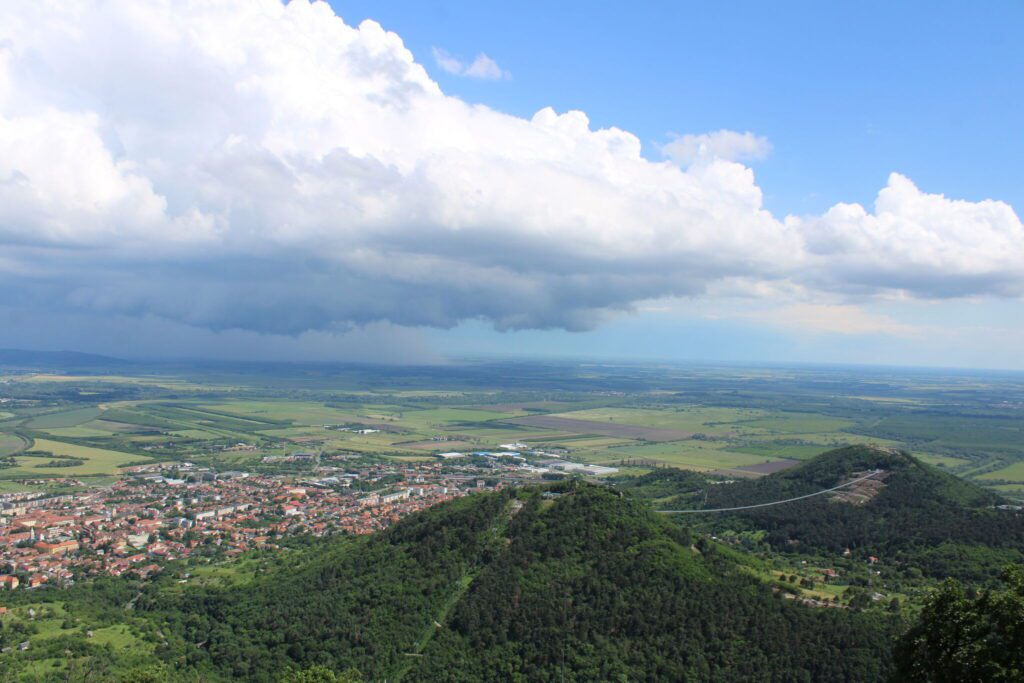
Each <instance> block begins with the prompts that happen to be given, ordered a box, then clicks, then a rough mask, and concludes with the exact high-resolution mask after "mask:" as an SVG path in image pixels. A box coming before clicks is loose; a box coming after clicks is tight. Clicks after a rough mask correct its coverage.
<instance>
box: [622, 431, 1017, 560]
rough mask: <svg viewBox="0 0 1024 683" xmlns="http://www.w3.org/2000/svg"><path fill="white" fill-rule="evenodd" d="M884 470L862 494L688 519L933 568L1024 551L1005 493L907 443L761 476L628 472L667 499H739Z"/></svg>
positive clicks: (635, 484) (706, 504)
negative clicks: (925, 457) (903, 448)
mask: <svg viewBox="0 0 1024 683" xmlns="http://www.w3.org/2000/svg"><path fill="white" fill-rule="evenodd" d="M873 470H880V471H881V477H879V478H880V479H881V480H882V481H883V482H884V485H882V486H881V487H879V489H878V491H877V495H874V497H872V498H870V499H869V500H866V502H863V501H860V502H859V503H852V502H848V501H847V502H844V501H843V499H842V497H841V496H838V495H833V494H828V495H820V496H815V497H812V498H807V499H805V500H798V501H795V502H792V503H786V504H784V505H775V506H768V507H762V508H755V509H751V510H742V511H736V512H727V513H720V514H703V515H690V516H689V517H687V520H686V521H687V522H693V523H695V524H697V525H698V526H699V527H700V528H705V529H709V530H711V531H722V530H725V529H739V530H761V531H764V532H766V536H765V541H766V542H767V543H768V544H770V545H771V546H772V547H774V548H776V549H778V550H780V551H787V552H817V553H826V554H832V555H837V554H839V553H843V552H845V551H846V550H849V551H850V552H851V554H852V555H853V556H854V557H860V558H868V557H870V556H875V557H878V558H882V559H884V560H885V561H886V562H887V563H889V564H896V565H901V566H905V567H908V568H909V567H914V568H916V569H918V570H920V571H921V572H922V573H924V574H925V575H926V576H932V577H935V578H944V577H946V576H956V577H960V578H964V579H969V580H990V579H994V578H996V577H997V576H998V575H999V573H1000V572H1001V571H1002V568H1003V567H1004V566H1005V565H1006V564H1008V563H1012V562H1019V561H1021V560H1022V559H1024V521H1022V519H1021V515H1020V513H1018V512H1014V511H1008V510H1000V509H997V508H996V505H998V504H1000V503H1002V502H1004V501H1002V500H1000V499H999V498H998V496H996V495H995V494H992V493H990V492H987V491H985V490H983V489H981V488H979V487H977V486H975V485H974V484H971V483H970V482H966V481H963V480H961V479H959V478H957V477H955V476H953V475H951V474H948V473H946V472H942V471H941V470H938V469H936V468H934V467H932V466H930V465H926V464H925V463H922V462H921V461H919V460H917V459H916V458H914V457H912V456H910V455H908V454H907V453H904V452H899V451H894V450H890V449H880V448H875V447H870V446H851V447H847V448H841V449H837V450H833V451H829V452H827V453H824V454H822V455H819V456H817V457H815V458H813V459H811V460H809V461H807V462H804V463H801V464H800V465H798V466H796V467H794V468H792V469H790V470H786V471H784V472H780V473H777V474H773V475H770V476H766V477H763V478H761V479H757V480H747V481H737V482H734V483H726V484H718V485H710V484H709V482H708V481H707V480H703V479H701V478H700V477H695V476H694V475H680V474H677V473H664V472H654V473H652V474H650V475H646V476H645V477H640V478H636V479H633V480H628V481H625V482H623V485H624V487H625V488H627V489H631V490H633V491H635V492H637V493H638V494H639V495H642V496H644V497H647V498H649V499H651V500H655V501H657V505H658V507H659V508H665V507H668V508H673V509H689V508H707V509H718V508H731V507H740V506H745V505H756V504H761V503H767V502H773V501H780V500H787V499H790V498H795V497H798V496H803V495H807V494H811V493H815V492H818V491H822V490H824V489H827V488H831V487H833V486H837V485H839V484H841V483H843V482H845V481H849V480H851V479H853V478H854V477H855V475H858V474H863V473H866V472H871V471H873Z"/></svg>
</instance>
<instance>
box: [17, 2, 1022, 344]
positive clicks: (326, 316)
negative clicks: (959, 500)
mask: <svg viewBox="0 0 1024 683" xmlns="http://www.w3.org/2000/svg"><path fill="white" fill-rule="evenodd" d="M447 58H448V57H447V56H445V55H444V54H442V57H439V58H438V61H439V63H441V65H442V67H443V68H444V63H445V62H444V61H443V59H447ZM455 61H457V62H458V65H457V66H458V69H459V70H461V72H462V73H467V72H468V71H469V70H472V69H474V65H476V64H477V62H474V63H472V64H470V65H465V64H463V63H462V62H461V61H458V60H455ZM449 66H450V67H452V68H455V66H456V65H455V63H454V62H452V63H450V64H449ZM495 69H497V70H498V71H500V68H498V67H497V66H496V65H493V62H480V65H479V66H477V67H476V69H475V70H476V71H477V72H479V74H487V73H490V74H493V73H494V70H495ZM467 75H477V74H467ZM726 133H727V131H726ZM734 136H738V138H737V137H734ZM748 136H749V138H748ZM696 137H697V138H701V139H702V140H703V141H702V142H700V143H699V144H698V145H697V148H696V149H697V151H696V152H688V151H686V149H684V145H682V144H681V143H682V141H683V140H685V139H686V137H685V136H684V137H683V138H680V139H678V140H676V141H674V142H671V143H669V147H670V148H671V149H674V150H677V151H675V152H673V151H669V150H667V151H666V154H668V155H669V156H670V157H671V158H673V160H674V161H675V163H673V162H670V161H651V160H648V159H647V158H645V157H644V156H643V155H642V154H641V145H640V141H639V140H638V139H637V138H636V136H634V135H632V134H631V133H629V132H627V131H624V130H620V129H617V128H604V129H594V128H593V127H591V125H590V122H589V120H588V118H587V116H586V115H585V114H584V113H582V112H579V111H569V112H563V113H558V112H555V111H554V110H552V109H550V108H545V109H542V110H540V111H538V112H537V113H536V114H535V115H534V116H532V117H531V118H520V117H516V116H510V115H507V114H504V113H501V112H499V111H495V110H493V109H491V108H488V107H485V106H480V105H473V104H469V103H466V102H463V101H461V100H459V99H457V98H453V97H450V96H447V95H445V93H444V92H442V90H441V88H440V87H439V86H438V84H437V83H435V82H434V81H433V80H431V78H430V77H429V76H428V74H427V72H426V70H425V69H424V68H423V67H422V65H421V64H420V63H418V62H417V61H416V60H415V58H414V56H413V55H412V54H411V53H410V52H409V50H408V49H406V48H405V46H404V45H403V43H402V40H401V39H400V38H399V37H398V36H397V35H395V34H394V33H390V32H388V31H385V30H384V29H383V28H382V27H381V26H379V25H378V24H376V23H374V22H372V21H366V22H363V23H362V24H360V25H359V26H358V27H353V26H349V25H347V24H345V23H344V21H343V20H342V19H341V18H339V17H338V16H337V15H335V13H334V12H333V10H332V9H331V8H330V6H328V5H327V4H326V3H322V2H315V3H310V2H307V1H306V0H294V1H293V2H290V3H288V4H282V3H281V2H279V0H218V1H216V2H212V1H211V2H189V3H185V2H179V1H178V0H145V1H144V2H139V1H138V0H107V1H105V2H97V1H88V0H66V1H65V2H61V3H35V2H7V3H2V4H0V288H2V290H3V291H4V292H5V297H6V298H5V301H4V303H6V304H7V305H9V306H14V305H17V306H21V307H24V308H25V309H32V310H46V311H51V312H54V313H60V312H64V313H66V314H68V315H72V314H73V315H87V314H90V313H92V314H95V315H96V316H108V317H109V316H120V317H124V316H128V317H132V316H135V317H138V318H143V317H146V318H159V319H163V320H167V321H171V322H173V323H176V324H179V323H183V324H186V325H191V326H195V327H201V328H206V329H210V330H229V329H241V330H249V331H255V332H265V333H279V334H301V333H303V332H306V331H311V330H321V331H329V332H337V331H343V330H345V329H348V328H349V327H351V326H359V325H366V324H371V323H376V322H389V323H395V324H398V325H429V326H440V327H447V326H452V325H455V324H457V323H459V322H460V321H463V320H467V319H483V320H487V321H490V322H491V323H492V324H493V325H495V326H496V327H497V328H499V329H515V328H551V327H561V328H566V329H587V328H590V327H592V326H594V325H596V324H599V323H600V322H601V321H602V320H603V319H605V318H606V317H607V316H609V315H614V314H615V313H616V312H620V311H625V310H630V309H632V308H633V307H634V305H635V304H636V303H637V302H640V301H645V300H650V299H657V298H661V297H679V296H699V295H702V294H706V293H707V292H708V291H709V290H710V291H714V290H716V289H722V288H728V287H729V286H733V283H738V282H740V283H744V284H743V286H744V287H747V288H748V289H749V290H750V291H769V290H772V291H777V290H780V289H786V288H801V289H806V290H820V291H822V292H829V293H836V294H839V295H840V296H842V295H851V296H857V297H869V296H873V295H877V294H883V295H886V296H889V295H891V293H892V292H900V293H903V294H904V295H906V296H921V297H948V296H974V295H997V296H1019V295H1020V294H1021V293H1022V287H1024V230H1022V228H1021V222H1020V220H1019V218H1018V217H1017V215H1016V214H1015V213H1014V211H1013V209H1012V208H1010V207H1009V206H1008V205H1006V204H1004V203H1002V202H998V201H991V200H986V201H982V202H966V201H956V200H950V199H947V198H945V197H943V196H941V195H933V194H928V193H925V192H922V191H921V190H919V189H918V188H917V187H915V186H914V185H913V184H912V183H911V182H910V181H909V180H907V179H905V178H903V177H902V176H898V175H893V176H892V178H890V180H889V184H888V185H887V186H886V187H885V188H884V189H883V190H882V191H881V193H880V194H879V198H878V201H877V203H876V206H875V208H874V211H873V212H870V211H868V210H866V209H864V208H862V207H860V206H857V205H846V204H842V205H837V206H836V207H833V208H832V209H831V210H830V211H828V212H826V213H825V214H824V215H821V216H801V217H786V218H782V219H780V218H777V217H775V216H773V215H772V214H771V213H770V212H768V211H766V210H765V209H764V208H763V206H762V201H761V190H760V188H759V187H758V186H757V184H756V183H755V180H754V175H753V172H752V171H751V170H750V169H749V168H747V167H746V166H744V165H742V164H741V163H739V162H738V160H750V159H752V158H754V157H755V156H757V155H762V156H763V154H765V153H767V147H766V145H767V143H766V142H764V141H763V140H762V139H760V138H757V137H756V136H752V135H750V134H736V133H733V134H729V135H725V134H723V132H719V133H714V134H710V135H706V136H696ZM686 144H690V143H686ZM673 145H675V147H672V146H673ZM697 160H700V161H701V163H693V162H694V161H697Z"/></svg>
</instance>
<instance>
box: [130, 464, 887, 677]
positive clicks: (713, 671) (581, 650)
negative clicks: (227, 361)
mask: <svg viewBox="0 0 1024 683" xmlns="http://www.w3.org/2000/svg"><path fill="white" fill-rule="evenodd" d="M516 496H518V498H516ZM698 547H699V548H700V550H698ZM730 558H731V554H726V553H723V552H721V551H718V550H716V547H715V546H714V545H713V544H706V543H704V542H700V543H698V545H697V546H694V545H692V542H691V538H690V537H689V534H688V533H686V532H685V531H683V530H680V529H679V528H678V527H676V526H675V525H673V524H672V523H671V522H669V521H668V520H665V519H662V518H659V517H657V516H656V515H654V514H652V513H651V512H650V510H649V509H648V508H647V507H646V506H645V505H644V504H642V503H641V502H639V501H636V500H633V499H632V498H631V497H629V496H624V497H623V496H620V495H619V494H618V493H616V492H614V491H611V490H608V489H606V488H602V487H596V486H591V485H586V484H579V485H574V486H569V485H567V486H566V488H565V489H563V490H562V491H560V492H557V493H556V494H550V493H549V494H547V495H545V494H543V493H542V492H541V491H540V490H538V489H527V490H521V491H519V492H518V493H511V492H504V493H500V494H491V495H485V496H476V497H472V498H470V499H464V500H460V501H458V502H455V503H452V504H448V505H444V506H441V507H439V508H435V509H433V510H430V511H427V512H425V513H422V514H418V515H414V516H413V517H410V518H409V519H407V520H404V521H403V522H401V523H399V524H397V525H396V526H395V527H393V528H392V529H390V530H389V531H387V532H385V533H383V534H380V535H378V536H375V537H373V538H371V539H368V540H345V541H340V542H334V543H332V544H330V546H329V547H328V549H326V550H324V548H323V547H320V548H318V549H317V551H316V552H315V553H314V552H311V553H309V555H308V556H306V557H305V558H304V559H303V561H302V562H300V563H298V564H296V565H295V566H293V567H291V568H288V569H286V570H279V571H275V572H273V573H270V574H267V575H264V576H261V577H257V578H256V579H255V580H254V582H253V583H251V584H249V585H247V586H244V587H239V588H202V589H192V590H189V591H187V592H184V593H175V592H171V591H167V590H163V591H159V592H156V593H155V594H152V595H149V596H146V597H144V598H143V599H142V600H140V601H139V605H138V607H139V609H141V610H143V611H144V613H145V614H146V615H147V618H149V619H152V620H154V621H155V622H157V623H161V624H162V625H163V626H162V630H163V633H164V634H165V636H166V640H165V641H164V643H163V644H162V645H160V646H158V647H157V648H156V653H157V655H158V656H159V657H160V658H161V659H162V661H164V662H165V665H166V666H168V667H170V668H172V669H173V670H176V671H179V672H180V671H183V670H186V669H192V670H194V671H195V672H199V673H201V674H202V675H204V676H207V677H209V678H210V679H213V680H230V679H244V680H255V681H275V680H277V677H278V676H280V674H281V673H282V672H284V671H286V670H289V669H290V668H305V667H309V666H312V665H325V666H327V667H328V668H331V669H334V670H339V671H340V670H345V669H348V668H350V667H355V668H357V669H358V670H359V671H360V672H362V674H363V676H364V677H365V678H366V679H367V680H383V679H385V678H386V679H387V680H389V681H396V680H400V679H402V680H409V681H431V680H450V681H458V680H462V681H481V680H508V681H518V680H522V681H527V680H529V681H546V680H550V681H562V680H565V681H592V680H623V681H624V680H676V681H679V680H683V681H685V680H695V681H696V680H719V681H754V680H757V681H772V680H776V681H811V680H814V681H829V680H836V681H839V680H859V681H871V680H881V679H882V678H883V677H884V676H885V674H886V672H887V670H888V666H889V647H890V643H891V637H892V636H893V634H894V633H895V631H896V625H895V623H893V622H892V621H891V620H888V619H886V618H884V617H882V616H880V615H876V614H860V613H854V612H851V611H846V610H839V609H810V608H807V607H803V606H799V605H794V604H792V603H791V602H790V601H786V600H783V599H781V596H776V595H775V594H773V593H772V591H771V590H770V588H769V587H768V586H766V585H764V584H762V583H760V582H758V581H757V580H755V579H754V578H752V577H750V576H748V575H747V574H745V573H743V572H742V571H740V569H739V568H738V567H737V565H736V564H735V562H734V560H732V559H730Z"/></svg>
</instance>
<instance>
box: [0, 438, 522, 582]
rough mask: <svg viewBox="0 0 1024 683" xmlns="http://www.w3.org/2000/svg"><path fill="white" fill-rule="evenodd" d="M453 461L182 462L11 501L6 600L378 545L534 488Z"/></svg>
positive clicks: (2, 515) (508, 471)
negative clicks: (305, 551) (119, 579)
mask: <svg viewBox="0 0 1024 683" xmlns="http://www.w3.org/2000/svg"><path fill="white" fill-rule="evenodd" d="M450 459H451V456H450V455H449V458H448V459H442V460H441V461H437V462H429V461H428V462H416V463H395V462H391V461H384V462H379V463H373V464H366V465H364V466H358V467H348V468H337V467H331V468H320V471H321V472H322V471H323V470H328V472H329V474H330V476H324V477H320V478H310V477H298V476H295V475H292V474H289V475H268V474H250V473H248V472H237V471H229V472H214V471H212V470H211V469H210V468H208V467H200V466H195V465H192V464H190V463H178V462H175V463H166V464H156V465H146V466H140V467H134V468H127V469H126V471H125V472H124V473H123V475H122V476H121V477H120V478H119V479H118V481H117V482H116V483H114V484H113V485H112V486H110V487H108V488H102V489H91V490H85V491H82V492H78V493H70V494H62V495H47V494H44V493H10V494H4V495H2V496H0V506H2V509H0V588H3V589H7V590H14V589H19V588H20V589H33V588H39V587H49V586H68V585H71V584H73V583H74V582H76V581H79V580H81V579H83V578H86V577H89V576H95V575H100V574H107V575H112V576H121V575H129V576H130V575H134V576H137V577H139V578H146V577H149V576H151V575H153V574H155V573H157V572H160V571H161V569H162V568H163V566H164V565H165V563H166V562H168V561H172V560H189V559H190V558H191V559H200V558H202V559H204V560H211V559H227V558H232V557H236V556H238V555H241V554H242V553H245V552H247V551H250V550H256V549H270V550H273V549H275V548H277V543H278V542H279V541H280V539H282V538H284V537H288V536H295V535H300V534H306V535H311V536H315V537H320V536H326V535H331V534H352V535H361V534H370V533H374V532H376V531H379V530H381V529H384V528H386V527H387V526H389V525H390V524H392V523H394V522H396V521H398V520H399V519H401V518H402V517H404V516H406V515H408V514H411V513H413V512H416V511H418V510H422V509H425V508H427V507H430V506H432V505H436V504H437V503H440V502H443V501H447V500H451V499H453V498H456V497H459V496H463V495H466V494H467V493H469V492H471V491H480V490H484V489H495V488H501V487H503V486H505V485H507V483H508V482H509V481H510V479H515V480H522V478H523V472H522V467H521V466H515V465H506V466H502V465H499V464H496V463H494V462H493V461H488V462H484V463H482V465H477V464H474V463H473V462H471V461H472V460H473V458H467V462H465V463H464V464H459V465H452V464H450V462H449V460H450ZM332 470H333V471H332ZM63 483H65V484H69V485H74V484H75V483H77V482H75V481H73V480H69V481H65V482H63Z"/></svg>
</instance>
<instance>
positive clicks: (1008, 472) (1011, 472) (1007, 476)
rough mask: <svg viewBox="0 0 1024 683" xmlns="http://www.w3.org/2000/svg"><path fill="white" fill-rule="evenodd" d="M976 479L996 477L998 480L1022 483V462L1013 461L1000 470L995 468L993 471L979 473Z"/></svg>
mask: <svg viewBox="0 0 1024 683" xmlns="http://www.w3.org/2000/svg"><path fill="white" fill-rule="evenodd" d="M978 479H983V480H990V479H996V480H1000V481H1012V482H1021V483H1024V462H1015V463H1013V464H1012V465H1010V466H1009V467H1004V468H1002V469H1001V470H995V471H994V472H986V473H985V474H979V475H978Z"/></svg>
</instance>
